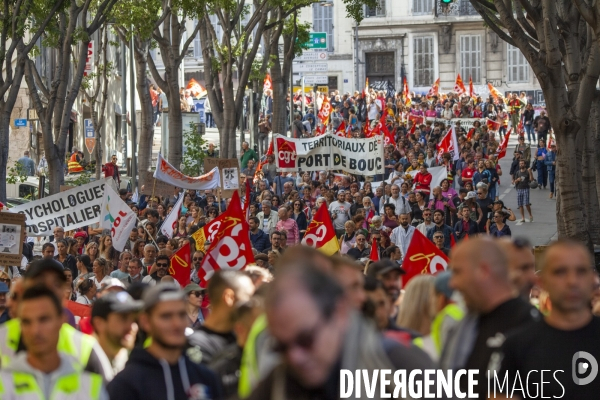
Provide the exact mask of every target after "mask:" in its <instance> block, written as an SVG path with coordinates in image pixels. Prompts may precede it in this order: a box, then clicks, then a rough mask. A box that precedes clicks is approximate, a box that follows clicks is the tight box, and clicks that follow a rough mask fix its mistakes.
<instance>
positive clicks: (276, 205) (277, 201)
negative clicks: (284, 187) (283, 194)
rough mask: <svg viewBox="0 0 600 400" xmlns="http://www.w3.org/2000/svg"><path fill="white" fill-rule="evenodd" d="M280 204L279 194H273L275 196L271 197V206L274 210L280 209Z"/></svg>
mask: <svg viewBox="0 0 600 400" xmlns="http://www.w3.org/2000/svg"><path fill="white" fill-rule="evenodd" d="M280 205H281V199H280V198H279V196H277V195H275V196H273V198H272V199H271V208H272V209H274V210H278V209H279V206H280Z"/></svg>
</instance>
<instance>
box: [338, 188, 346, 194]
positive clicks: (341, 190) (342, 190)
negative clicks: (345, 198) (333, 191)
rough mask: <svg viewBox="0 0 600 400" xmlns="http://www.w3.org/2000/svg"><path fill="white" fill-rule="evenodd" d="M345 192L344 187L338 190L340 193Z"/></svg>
mask: <svg viewBox="0 0 600 400" xmlns="http://www.w3.org/2000/svg"><path fill="white" fill-rule="evenodd" d="M344 193H346V191H345V190H344V189H340V190H338V194H344Z"/></svg>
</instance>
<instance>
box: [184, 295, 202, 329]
mask: <svg viewBox="0 0 600 400" xmlns="http://www.w3.org/2000/svg"><path fill="white" fill-rule="evenodd" d="M183 293H185V298H186V300H187V302H186V303H185V312H186V314H187V317H188V328H192V329H194V330H196V329H199V328H200V327H201V326H202V324H204V314H203V312H202V310H201V306H202V299H203V298H204V289H202V288H201V287H200V286H199V285H198V284H197V283H190V284H189V285H187V286H186V287H184V288H183Z"/></svg>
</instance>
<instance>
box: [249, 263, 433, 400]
mask: <svg viewBox="0 0 600 400" xmlns="http://www.w3.org/2000/svg"><path fill="white" fill-rule="evenodd" d="M271 285H272V286H271V287H270V288H269V292H268V294H267V299H266V301H265V304H266V316H267V321H268V324H269V332H270V334H271V335H272V336H273V339H274V343H275V345H274V349H275V350H276V351H277V352H278V353H280V354H281V358H282V361H281V363H280V364H279V365H278V366H276V367H275V369H273V371H272V372H271V373H269V375H267V376H266V378H265V379H263V380H262V381H261V382H260V383H259V384H258V386H257V387H256V388H255V390H254V391H253V392H252V394H251V395H250V397H249V399H251V400H255V399H256V400H259V399H260V400H262V399H292V398H294V399H302V398H314V399H333V398H339V395H340V384H339V378H340V370H341V369H349V370H351V371H355V370H357V369H363V370H367V373H368V374H369V376H372V373H373V368H384V369H391V370H395V369H405V370H406V373H407V375H408V374H410V372H411V371H412V370H413V369H427V368H433V366H432V365H433V363H432V362H431V360H430V359H429V357H428V356H427V355H426V354H425V353H424V352H423V351H422V350H420V349H418V348H417V347H416V346H414V345H412V344H411V343H410V342H409V341H405V342H404V344H402V345H401V344H399V343H397V342H393V341H389V342H388V341H387V340H386V339H382V337H381V336H380V335H379V332H377V330H376V328H375V327H374V326H372V325H371V324H370V323H367V322H366V321H365V320H364V319H363V317H362V316H361V315H360V313H359V312H358V311H356V310H355V309H354V308H353V306H352V305H351V302H350V300H349V298H348V297H347V295H346V293H345V291H344V289H343V287H342V286H341V285H340V283H338V282H337V281H336V280H335V278H334V277H332V276H331V275H330V274H329V273H327V272H324V271H323V270H321V269H319V268H318V267H316V266H315V264H314V263H312V262H310V261H308V260H306V257H296V259H295V260H293V261H292V262H289V263H286V268H285V269H282V270H281V274H280V275H279V276H278V277H277V279H276V280H275V281H273V283H272V284H271ZM384 342H385V344H386V346H385V349H384V346H383V343H384ZM388 345H389V346H388ZM357 349H360V351H357ZM376 393H380V389H379V388H377V389H376Z"/></svg>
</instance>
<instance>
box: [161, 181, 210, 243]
mask: <svg viewBox="0 0 600 400" xmlns="http://www.w3.org/2000/svg"><path fill="white" fill-rule="evenodd" d="M218 176H219V175H218V174H217V177H218ZM184 197H185V193H180V194H179V198H178V199H177V203H175V205H174V206H173V209H172V210H171V212H170V213H169V215H167V218H165V221H164V222H163V224H162V225H161V227H160V232H161V233H162V234H163V235H165V236H166V237H168V238H169V239H171V238H172V237H173V232H175V229H177V223H178V222H179V215H180V213H181V205H182V204H183V198H184Z"/></svg>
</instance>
